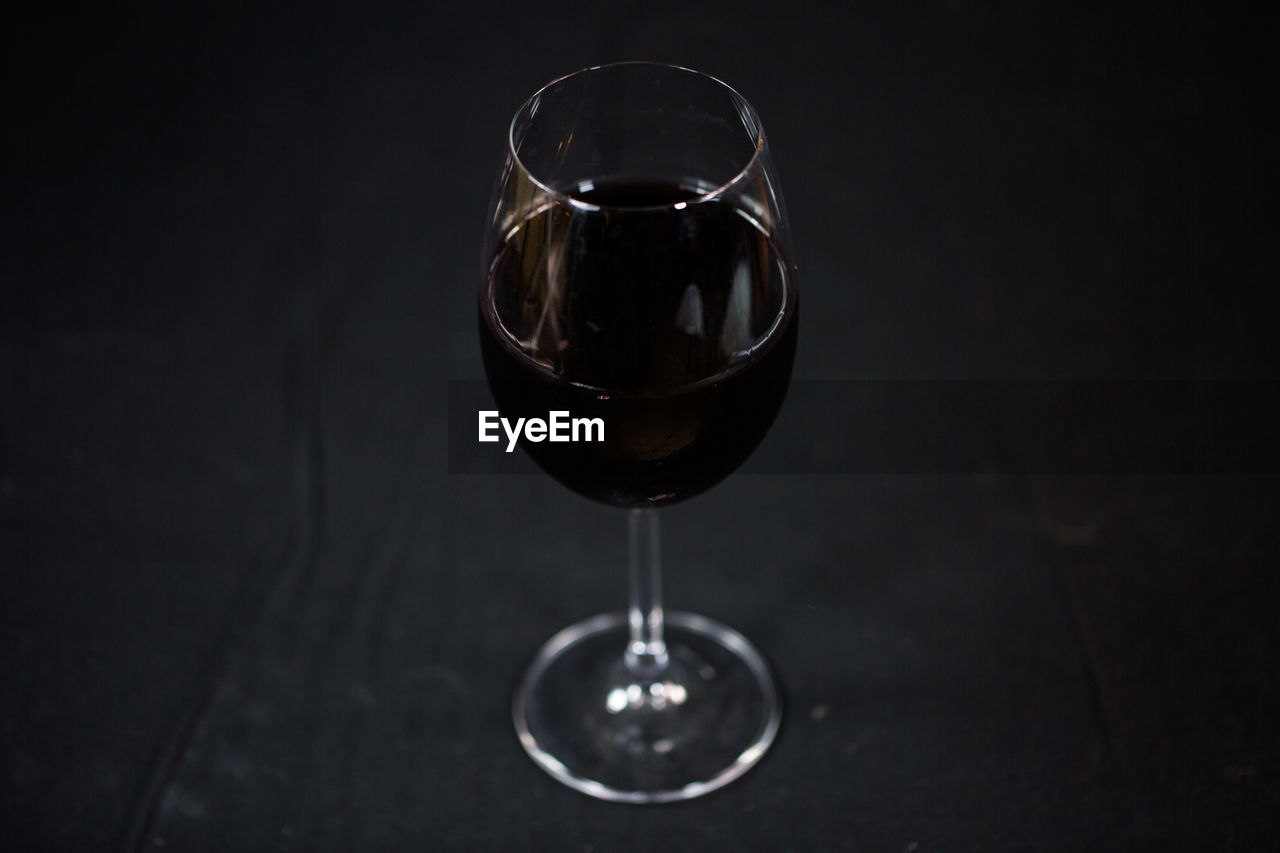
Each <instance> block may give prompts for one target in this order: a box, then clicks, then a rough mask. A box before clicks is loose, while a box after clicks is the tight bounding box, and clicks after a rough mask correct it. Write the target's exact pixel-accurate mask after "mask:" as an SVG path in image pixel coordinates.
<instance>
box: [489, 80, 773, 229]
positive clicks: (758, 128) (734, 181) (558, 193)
mask: <svg viewBox="0 0 1280 853" xmlns="http://www.w3.org/2000/svg"><path fill="white" fill-rule="evenodd" d="M635 65H643V66H649V67H650V68H661V69H665V70H667V71H679V72H683V73H686V74H693V75H694V76H696V77H700V78H702V79H703V80H707V81H709V82H711V83H714V84H715V85H717V86H720V87H721V88H723V89H724V90H725V91H726V92H727V93H728V94H729V97H730V98H732V99H733V100H734V102H735V103H736V104H738V105H740V107H741V108H742V109H745V110H746V112H747V115H748V116H749V117H750V119H751V121H752V122H753V123H754V124H755V139H754V140H753V142H754V144H755V146H754V148H753V149H752V151H751V156H750V157H749V158H748V159H747V162H746V163H745V164H744V165H743V167H742V168H741V169H739V170H738V171H737V172H736V173H734V175H733V177H731V178H729V180H727V181H724V182H723V183H720V184H718V185H716V186H715V187H713V188H711V189H709V190H706V191H705V192H699V193H698V195H697V196H695V197H693V198H689V199H682V200H680V201H674V202H671V203H669V204H656V205H617V204H595V203H594V202H589V201H583V200H582V199H580V198H575V197H574V196H572V195H570V194H569V193H566V192H564V191H563V190H558V189H555V188H554V187H552V186H550V185H549V184H547V183H546V182H545V181H543V180H542V179H540V178H539V177H538V176H537V175H535V174H534V173H533V170H532V169H530V168H529V167H528V165H526V164H525V162H524V161H523V160H521V159H520V153H519V152H518V151H517V150H516V140H515V133H516V123H517V122H519V121H520V118H521V116H523V115H525V113H526V112H528V110H529V106H530V105H531V104H533V103H534V102H535V101H537V100H538V99H540V98H541V97H542V95H543V93H544V92H546V91H547V90H549V89H551V88H552V87H553V86H558V85H560V84H561V83H563V82H565V81H566V80H569V79H571V78H574V77H580V76H582V75H585V74H590V73H592V72H593V71H603V70H605V69H609V68H621V67H624V66H635ZM535 112H536V110H535ZM530 117H532V116H530ZM744 129H745V128H744ZM765 144H766V143H765V136H764V123H763V122H762V121H760V115H759V114H758V113H757V112H756V108H755V107H754V106H753V105H752V104H751V102H750V101H748V100H747V99H746V98H745V97H744V96H743V95H742V93H741V92H739V91H738V90H737V89H735V88H733V87H732V86H730V85H729V84H728V83H726V82H724V81H723V80H721V79H720V78H719V77H715V76H713V75H711V74H708V73H706V72H705V71H699V70H697V69H696V68H689V67H687V66H684V65H674V64H672V63H667V62H653V61H649V60H624V61H621V62H607V63H604V64H601V65H590V66H587V67H585V68H579V69H578V70H576V71H570V72H569V73H568V74H563V75H561V76H559V77H557V78H555V79H554V80H552V81H550V82H549V83H547V84H546V85H545V86H543V87H542V88H540V89H538V90H537V91H536V92H534V93H533V94H532V95H530V96H529V97H528V98H526V99H525V100H524V103H522V104H521V105H520V107H519V109H517V110H516V112H515V115H514V116H512V118H511V123H510V125H508V127H507V156H509V157H510V158H511V161H512V163H514V164H515V166H516V167H518V168H519V169H520V171H521V172H522V173H523V174H524V176H525V177H526V178H528V179H529V181H530V182H531V183H532V184H533V185H534V186H536V187H538V188H539V189H540V190H542V191H543V192H544V193H546V194H547V195H549V196H551V197H552V198H554V199H555V200H557V201H559V202H561V203H563V204H567V205H569V206H570V207H575V208H578V209H581V210H627V211H631V210H681V209H683V208H684V207H686V206H688V205H690V204H702V203H703V202H708V201H715V200H716V199H718V198H720V197H721V196H723V195H725V194H726V193H728V192H729V191H730V190H731V189H733V188H734V187H737V186H738V185H740V184H743V183H745V182H746V180H747V178H748V177H749V176H750V175H751V174H752V173H753V172H755V171H756V170H757V169H758V168H759V165H760V162H761V160H762V159H763V155H764V149H765Z"/></svg>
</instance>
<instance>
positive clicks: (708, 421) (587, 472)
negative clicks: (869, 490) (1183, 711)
mask: <svg viewBox="0 0 1280 853" xmlns="http://www.w3.org/2000/svg"><path fill="white" fill-rule="evenodd" d="M696 197H697V193H695V192H693V191H691V190H688V189H685V188H681V187H675V186H667V185H654V184H635V183H627V184H614V185H605V186H602V187H601V186H597V187H594V188H591V189H590V190H588V191H586V192H580V193H577V194H575V196H574V198H575V199H576V200H577V201H579V202H582V203H585V204H588V205H593V206H595V205H598V206H600V207H601V208H602V209H601V210H600V211H599V212H590V213H588V214H585V215H584V214H581V213H578V214H576V215H575V214H574V213H572V212H571V210H570V208H569V207H567V206H562V205H552V206H549V207H547V208H545V209H543V210H542V211H540V212H539V213H538V214H537V215H535V216H533V217H531V218H530V219H529V220H527V221H526V222H525V223H524V224H523V225H522V226H521V227H520V228H519V229H517V230H516V233H514V234H513V235H512V236H511V238H510V239H509V240H508V241H507V242H506V243H505V244H504V245H503V246H501V247H500V248H499V250H498V252H497V255H496V257H494V258H493V261H492V264H491V266H490V270H489V276H488V280H487V281H486V282H485V285H484V287H483V288H482V292H481V300H480V340H481V350H482V354H483V356H484V364H485V371H486V373H487V374H488V377H489V384H490V387H491V388H492V390H493V394H494V398H495V400H496V401H497V404H498V408H499V410H500V412H501V414H502V416H503V417H504V418H507V419H508V420H510V421H513V422H514V420H515V419H516V418H521V417H523V418H531V417H539V418H543V419H546V418H547V415H548V412H551V411H568V412H569V413H570V414H571V415H572V417H574V418H601V419H602V420H603V421H604V440H603V441H600V442H575V443H556V444H553V443H550V442H546V441H544V442H539V443H534V442H528V441H522V442H521V444H522V446H523V447H524V448H525V450H526V451H527V452H528V453H529V455H530V456H531V457H532V458H533V459H534V461H535V462H537V463H538V464H539V465H540V466H541V467H542V468H544V469H545V470H546V471H547V472H548V473H549V474H551V475H552V476H553V477H555V478H556V479H557V480H559V481H560V482H561V483H563V484H564V485H566V486H568V487H569V488H571V489H573V490H574V491H577V492H578V493H580V494H583V495H586V496H587V497H590V498H593V499H595V500H599V501H603V502H606V503H610V504H614V505H617V506H627V507H630V506H660V505H663V504H669V503H673V502H675V501H678V500H682V499H684V498H687V497H691V496H692V495H695V494H697V493H699V492H701V491H704V490H706V489H708V488H710V487H711V486H713V485H715V484H716V483H717V482H719V481H720V480H721V479H723V478H724V477H726V476H727V475H728V474H730V473H731V472H732V471H733V470H734V469H736V468H737V467H738V466H739V465H740V464H741V463H742V462H743V461H744V460H745V459H746V458H747V457H748V456H749V455H750V454H751V452H752V451H753V450H754V449H755V447H756V445H758V444H759V442H760V440H761V439H762V438H763V437H764V435H765V433H766V432H767V431H768V429H769V426H770V425H771V424H772V422H773V419H774V417H775V416H776V415H777V412H778V409H779V407H780V406H781V404H782V400H783V397H784V396H785V394H786V389H787V385H788V383H789V381H790V376H791V365H792V361H793V360H794V355H795V345H796V328H797V325H798V324H797V299H796V294H795V289H794V288H795V283H794V281H791V280H790V268H789V267H788V265H787V262H786V260H785V259H784V258H783V257H782V256H781V255H780V254H779V252H778V251H777V249H776V247H775V246H774V245H773V244H772V242H771V241H770V240H769V238H768V236H767V235H766V234H765V233H764V231H763V230H762V229H761V228H759V227H758V226H757V225H756V224H755V223H754V222H752V221H751V219H750V218H749V217H747V216H746V215H744V214H743V213H742V212H740V211H739V210H737V209H735V208H734V207H732V206H730V205H729V204H726V203H723V202H719V201H714V200H704V201H697V200H695V199H696ZM680 202H685V204H684V206H683V207H682V208H677V207H676V205H677V204H678V203H680ZM548 247H551V248H550V249H548Z"/></svg>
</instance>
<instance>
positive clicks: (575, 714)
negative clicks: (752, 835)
mask: <svg viewBox="0 0 1280 853" xmlns="http://www.w3.org/2000/svg"><path fill="white" fill-rule="evenodd" d="M664 632H665V640H666V644H667V651H668V655H669V663H668V665H667V667H666V668H665V669H664V670H663V671H662V672H661V674H659V675H656V676H654V677H644V676H643V675H638V674H637V673H635V672H633V671H632V670H631V669H629V668H628V667H627V665H626V663H625V661H624V658H623V651H624V650H625V649H626V647H627V640H628V632H627V619H626V614H625V613H605V614H601V615H599V616H594V617H592V618H590V619H587V620H585V621H582V622H579V623H577V624H576V625H571V626H570V627H568V628H565V629H564V630H563V631H561V632H560V633H558V634H556V635H555V636H554V637H552V638H551V639H550V640H548V641H547V643H546V645H544V646H543V647H542V648H541V649H540V650H539V652H538V654H537V656H536V657H535V658H534V660H533V663H532V664H531V665H530V666H529V669H528V671H527V672H526V673H525V676H524V679H523V680H522V681H521V683H520V686H519V687H518V688H517V689H516V694H515V699H514V701H513V703H512V712H513V715H514V717H515V725H516V733H517V734H518V735H519V736H520V743H521V744H523V745H524V748H525V750H527V751H528V753H529V755H531V756H532V757H533V760H534V761H536V762H538V764H539V765H540V766H541V767H542V768H543V769H544V770H546V771H547V772H548V773H550V774H551V775H552V776H554V777H555V778H556V779H559V780H560V781H561V782H563V783H564V784H566V785H568V786H570V787H572V788H576V789H577V790H579V791H582V792H583V793H585V794H590V795H591V796H593V797H599V798H600V799H602V800H615V801H618V802H626V803H666V802H673V801H676V800H687V799H691V798H693V797H699V796H702V795H703V794H706V793H709V792H711V791H714V790H716V789H717V788H721V787H723V786H724V785H727V784H728V783H730V782H732V781H733V780H734V779H737V778H738V777H739V776H741V775H742V774H743V773H745V772H747V770H749V769H750V768H751V767H752V766H754V765H755V763H756V762H758V761H759V760H760V758H761V756H763V755H764V753H765V751H766V750H767V749H768V748H769V745H770V744H771V743H773V739H774V737H775V736H776V735H777V733H778V726H779V724H780V723H781V721H782V703H781V701H780V699H779V695H778V691H777V689H776V687H775V685H774V681H773V677H772V676H771V675H770V673H769V669H768V667H767V666H766V665H765V662H764V658H762V657H761V656H760V653H759V652H758V651H756V649H755V647H754V646H752V645H751V644H750V643H749V642H747V640H746V638H744V637H743V636H742V635H741V634H739V633H738V632H737V631H734V630H733V629H731V628H726V627H725V626H724V625H721V624H720V623H718V622H713V621H712V620H710V619H707V618H705V617H702V616H697V615H695V614H692V613H680V612H668V613H667V614H666V620H665V628H664Z"/></svg>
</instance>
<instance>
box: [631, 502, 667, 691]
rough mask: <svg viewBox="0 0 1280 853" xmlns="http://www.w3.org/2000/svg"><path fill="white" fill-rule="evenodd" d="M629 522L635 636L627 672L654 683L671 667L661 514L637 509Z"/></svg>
mask: <svg viewBox="0 0 1280 853" xmlns="http://www.w3.org/2000/svg"><path fill="white" fill-rule="evenodd" d="M628 522H629V524H628V537H627V539H628V544H629V548H628V551H629V554H628V557H629V559H628V563H629V564H630V571H629V574H630V579H631V602H630V607H629V608H628V610H627V621H628V622H629V623H630V629H631V636H630V641H629V642H628V643H627V668H628V669H630V670H631V671H632V672H633V673H634V674H635V675H637V676H640V677H644V678H648V679H652V678H655V677H656V676H658V675H659V674H661V672H662V671H663V670H664V669H666V667H667V644H666V643H665V642H663V639H662V558H661V553H660V543H659V536H658V511H657V510H656V509H633V510H631V516H630V518H629V519H628Z"/></svg>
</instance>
